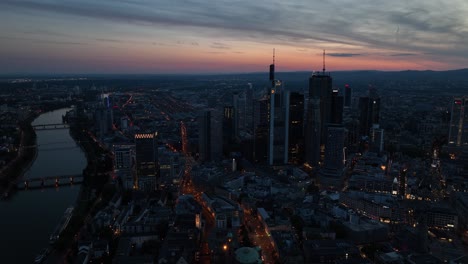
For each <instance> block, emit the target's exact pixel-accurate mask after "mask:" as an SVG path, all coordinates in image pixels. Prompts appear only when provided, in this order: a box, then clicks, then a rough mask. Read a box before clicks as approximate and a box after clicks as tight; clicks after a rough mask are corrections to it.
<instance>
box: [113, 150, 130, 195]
mask: <svg viewBox="0 0 468 264" xmlns="http://www.w3.org/2000/svg"><path fill="white" fill-rule="evenodd" d="M113 149H114V172H115V174H116V175H117V176H118V177H119V178H120V179H121V180H122V184H123V187H124V188H125V189H132V188H133V187H134V185H135V179H134V177H133V176H134V174H133V163H134V159H135V145H133V144H132V145H114V146H113Z"/></svg>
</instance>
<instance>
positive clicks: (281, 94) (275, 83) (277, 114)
mask: <svg viewBox="0 0 468 264" xmlns="http://www.w3.org/2000/svg"><path fill="white" fill-rule="evenodd" d="M270 82H271V88H270V89H269V91H268V101H269V103H268V104H269V105H268V109H269V115H268V118H269V120H268V122H269V130H268V164H269V165H280V164H286V163H287V162H288V150H289V143H288V141H289V91H285V90H284V89H283V83H282V82H281V81H280V80H276V79H275V54H274V51H273V63H272V64H271V65H270Z"/></svg>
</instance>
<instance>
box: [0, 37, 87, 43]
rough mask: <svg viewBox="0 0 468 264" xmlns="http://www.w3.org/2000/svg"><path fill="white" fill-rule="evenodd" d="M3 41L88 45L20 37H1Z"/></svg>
mask: <svg viewBox="0 0 468 264" xmlns="http://www.w3.org/2000/svg"><path fill="white" fill-rule="evenodd" d="M0 39H3V40H13V41H18V40H19V41H27V42H29V43H36V44H39V43H43V44H54V45H87V43H84V42H73V41H60V40H44V39H38V38H22V37H21V38H20V37H0Z"/></svg>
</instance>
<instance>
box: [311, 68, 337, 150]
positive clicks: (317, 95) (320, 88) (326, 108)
mask: <svg viewBox="0 0 468 264" xmlns="http://www.w3.org/2000/svg"><path fill="white" fill-rule="evenodd" d="M332 95H333V89H332V78H331V76H330V75H329V74H326V73H325V71H324V72H315V73H314V74H312V76H311V77H310V78H309V100H311V99H319V100H320V128H321V132H320V135H321V136H320V142H321V144H325V139H326V137H327V135H326V134H327V129H326V126H327V124H328V123H330V120H331V109H332V108H331V104H332V103H331V101H332Z"/></svg>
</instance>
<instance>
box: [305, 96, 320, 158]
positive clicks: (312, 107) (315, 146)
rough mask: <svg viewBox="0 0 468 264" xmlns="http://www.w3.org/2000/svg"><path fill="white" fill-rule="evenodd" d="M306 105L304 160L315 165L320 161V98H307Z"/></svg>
mask: <svg viewBox="0 0 468 264" xmlns="http://www.w3.org/2000/svg"><path fill="white" fill-rule="evenodd" d="M308 104H309V105H308V107H307V121H306V122H307V123H306V136H305V138H304V143H305V152H306V155H305V156H306V161H307V163H308V164H309V165H311V166H317V165H318V164H319V161H320V135H321V134H320V131H321V126H320V125H321V124H320V99H317V98H311V99H309V103H308Z"/></svg>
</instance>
